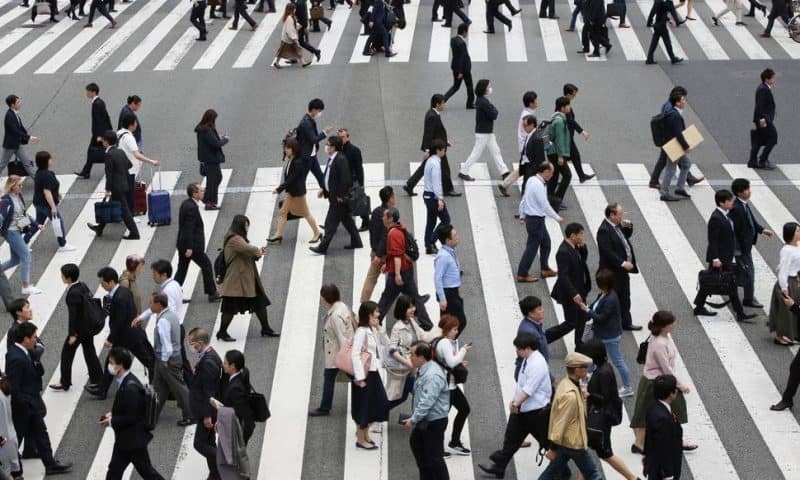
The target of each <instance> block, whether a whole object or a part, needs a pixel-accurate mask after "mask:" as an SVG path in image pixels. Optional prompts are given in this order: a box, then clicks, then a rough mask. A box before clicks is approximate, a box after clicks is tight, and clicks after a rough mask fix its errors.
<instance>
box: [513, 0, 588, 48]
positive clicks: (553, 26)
mask: <svg viewBox="0 0 800 480" xmlns="http://www.w3.org/2000/svg"><path fill="white" fill-rule="evenodd" d="M541 1H542V0H536V1H535V3H534V5H535V6H536V12H535V13H534V15H536V18H537V20H538V21H539V30H540V31H541V33H542V42H543V43H544V54H545V56H546V57H547V61H548V62H566V61H567V51H566V50H565V49H564V42H563V41H562V40H561V32H560V31H559V30H558V28H559V27H558V20H555V19H552V18H539V13H538V12H539V6H540V4H541ZM567 3H569V4H570V8H575V7H574V5H572V3H573V2H567ZM520 15H522V14H521V13H520ZM512 22H513V20H512ZM514 26H515V27H516V25H514ZM578 31H579V32H580V30H578ZM578 38H579V39H580V33H578Z"/></svg>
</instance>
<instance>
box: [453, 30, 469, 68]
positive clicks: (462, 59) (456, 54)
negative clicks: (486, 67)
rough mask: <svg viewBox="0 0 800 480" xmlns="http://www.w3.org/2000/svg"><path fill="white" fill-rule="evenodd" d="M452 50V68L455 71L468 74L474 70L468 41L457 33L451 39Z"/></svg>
mask: <svg viewBox="0 0 800 480" xmlns="http://www.w3.org/2000/svg"><path fill="white" fill-rule="evenodd" d="M450 50H452V51H453V59H452V60H451V61H450V69H451V70H452V71H453V73H456V74H458V73H461V74H463V75H466V74H467V73H470V72H471V71H472V59H471V58H470V56H469V50H467V42H465V41H464V39H463V38H461V35H456V36H455V37H453V38H451V39H450Z"/></svg>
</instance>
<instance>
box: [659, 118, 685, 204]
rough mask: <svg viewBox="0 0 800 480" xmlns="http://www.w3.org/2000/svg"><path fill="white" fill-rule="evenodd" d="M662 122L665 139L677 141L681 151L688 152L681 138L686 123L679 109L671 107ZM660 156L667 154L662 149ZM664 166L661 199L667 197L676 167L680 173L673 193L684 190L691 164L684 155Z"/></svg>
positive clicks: (683, 139)
mask: <svg viewBox="0 0 800 480" xmlns="http://www.w3.org/2000/svg"><path fill="white" fill-rule="evenodd" d="M664 121H665V126H666V127H667V128H666V130H667V138H669V139H673V138H676V139H678V143H680V145H681V147H682V148H683V150H684V151H685V150H688V149H689V144H688V143H687V142H686V139H685V138H684V137H683V131H684V130H686V122H685V121H684V120H683V112H681V110H680V109H678V108H675V107H673V108H672V110H670V113H669V115H667V117H666V118H665V119H664ZM660 155H663V156H664V157H666V155H667V154H666V153H664V150H663V149H660ZM666 165H667V166H666V168H665V169H664V179H663V180H662V181H661V196H662V198H663V197H665V196H668V195H669V185H670V183H672V177H673V176H675V169H676V168H678V167H680V173H679V174H678V181H677V183H676V184H675V191H683V190H684V188H685V187H686V179H687V177H688V175H689V168H691V166H692V162H691V161H690V160H689V157H688V156H686V155H685V154H684V155H683V156H681V158H679V159H678V160H677V161H675V162H670V161H667V162H666Z"/></svg>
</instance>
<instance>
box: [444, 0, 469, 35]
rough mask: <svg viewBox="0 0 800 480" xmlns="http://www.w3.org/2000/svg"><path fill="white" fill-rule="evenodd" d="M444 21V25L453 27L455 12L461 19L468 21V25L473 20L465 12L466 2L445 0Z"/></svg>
mask: <svg viewBox="0 0 800 480" xmlns="http://www.w3.org/2000/svg"><path fill="white" fill-rule="evenodd" d="M443 6H444V17H443V19H444V23H443V24H442V26H443V27H445V28H447V27H452V25H453V14H454V13H455V14H456V15H458V18H460V19H461V21H462V22H464V23H466V24H467V25H469V24H471V23H472V21H471V20H470V19H469V17H468V16H467V14H466V13H464V10H462V9H463V8H464V2H462V1H461V0H444V2H443Z"/></svg>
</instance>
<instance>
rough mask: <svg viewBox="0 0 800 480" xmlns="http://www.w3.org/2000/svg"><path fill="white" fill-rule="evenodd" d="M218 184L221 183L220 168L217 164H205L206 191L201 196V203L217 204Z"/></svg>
mask: <svg viewBox="0 0 800 480" xmlns="http://www.w3.org/2000/svg"><path fill="white" fill-rule="evenodd" d="M220 183H222V168H221V167H220V166H219V163H206V191H205V193H204V194H203V203H205V204H206V205H209V204H210V205H216V204H217V202H218V201H219V197H218V195H219V184H220Z"/></svg>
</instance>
